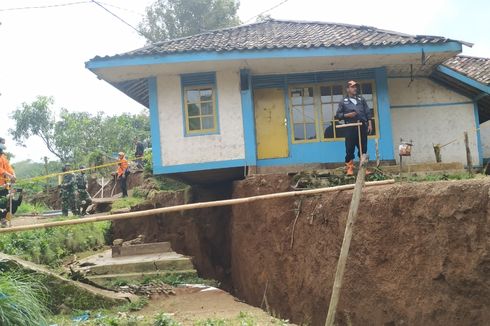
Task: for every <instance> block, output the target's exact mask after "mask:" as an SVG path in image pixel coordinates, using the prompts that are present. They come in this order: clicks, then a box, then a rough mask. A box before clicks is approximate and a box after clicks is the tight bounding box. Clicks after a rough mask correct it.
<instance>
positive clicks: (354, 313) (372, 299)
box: [114, 175, 490, 326]
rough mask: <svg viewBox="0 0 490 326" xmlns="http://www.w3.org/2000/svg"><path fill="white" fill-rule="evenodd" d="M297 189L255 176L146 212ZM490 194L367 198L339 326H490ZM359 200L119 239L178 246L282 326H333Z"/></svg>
mask: <svg viewBox="0 0 490 326" xmlns="http://www.w3.org/2000/svg"><path fill="white" fill-rule="evenodd" d="M290 187H291V180H290V178H289V177H287V176H286V175H267V176H254V177H250V178H247V179H246V180H243V181H237V182H235V183H234V184H233V186H232V187H227V186H226V185H221V186H219V187H218V186H217V187H215V188H214V189H205V188H201V189H196V188H194V189H193V191H192V194H189V193H185V192H176V193H166V194H160V195H159V197H157V198H154V201H153V203H152V204H151V205H150V206H148V207H137V208H135V209H145V208H153V207H163V206H172V205H177V204H182V203H186V202H198V201H207V200H217V199H224V198H229V197H230V196H232V197H236V198H238V197H246V196H254V195H259V194H266V193H273V192H282V191H288V190H290ZM489 190H490V180H489V179H483V180H472V181H448V182H431V183H405V184H397V185H392V186H383V187H376V188H367V189H366V190H365V191H364V192H363V198H362V201H361V206H360V211H359V219H358V222H357V224H356V225H355V228H354V236H353V240H352V245H351V248H350V254H349V259H348V262H347V268H346V273H345V276H344V285H343V288H342V293H341V297H340V302H339V306H338V313H337V324H338V325H390V326H392V325H488V324H490V309H489V307H490V255H489V247H490V243H489V241H488V235H489V223H488V221H489V216H490V215H489V209H490V207H489ZM351 196H352V191H342V192H334V193H328V194H324V195H316V196H305V197H303V198H295V199H292V198H291V199H276V200H268V201H258V202H253V203H249V204H244V205H238V206H233V207H222V208H213V209H203V210H199V211H197V210H196V211H188V212H182V213H181V214H179V213H174V214H167V215H162V216H157V217H154V218H145V219H135V220H124V221H120V222H115V223H114V233H115V237H121V238H124V239H126V240H127V239H132V238H135V237H136V236H137V235H139V234H145V236H146V239H147V240H148V241H151V242H152V241H170V242H171V243H172V248H173V249H174V250H175V251H177V252H179V253H182V254H186V255H190V256H193V257H194V260H193V262H194V264H195V266H196V268H197V270H198V272H199V274H200V276H201V277H206V278H215V279H217V280H220V281H221V282H223V284H224V286H225V289H228V290H231V291H232V292H233V293H234V295H236V296H237V297H239V298H241V299H243V300H244V301H246V302H247V303H250V304H252V305H255V306H260V305H261V303H262V301H263V297H264V293H265V294H266V297H267V301H268V304H269V306H270V309H271V311H273V312H274V313H275V314H277V315H278V316H280V317H282V318H288V319H291V320H292V321H293V322H295V323H297V324H301V323H304V324H310V325H313V326H316V325H323V324H324V322H325V316H326V312H327V309H328V302H329V299H330V294H331V287H332V284H333V279H334V274H335V268H336V264H337V259H338V255H339V252H340V246H341V243H342V238H343V233H344V228H345V219H346V216H347V211H348V207H349V204H350V200H351ZM300 203H301V204H300ZM299 206H300V208H301V209H300V213H299V215H297V214H296V213H297V211H298V210H297V208H298V207H299ZM296 216H298V218H297V221H296V225H295V232H294V243H293V246H292V249H291V239H292V230H293V225H294V224H295V223H294V222H295V219H296ZM266 288H267V291H265V290H266Z"/></svg>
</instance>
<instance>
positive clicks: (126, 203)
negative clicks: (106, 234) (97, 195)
mask: <svg viewBox="0 0 490 326" xmlns="http://www.w3.org/2000/svg"><path fill="white" fill-rule="evenodd" d="M142 202H144V199H143V198H141V197H126V198H118V199H117V200H116V201H114V203H112V209H111V211H115V210H118V209H123V208H130V207H131V206H134V205H137V204H141V203H142Z"/></svg>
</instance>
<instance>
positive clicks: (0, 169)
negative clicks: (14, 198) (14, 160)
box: [0, 154, 15, 186]
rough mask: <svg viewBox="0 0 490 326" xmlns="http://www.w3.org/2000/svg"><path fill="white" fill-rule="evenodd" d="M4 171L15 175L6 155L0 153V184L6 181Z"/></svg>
mask: <svg viewBox="0 0 490 326" xmlns="http://www.w3.org/2000/svg"><path fill="white" fill-rule="evenodd" d="M5 172H7V173H10V174H13V175H15V172H14V169H13V168H12V166H11V165H10V163H9V160H8V159H7V155H5V154H2V155H1V156H0V186H3V185H5V184H6V183H7V181H8V179H7V178H6V177H5V176H4V175H3V174H4V173H5Z"/></svg>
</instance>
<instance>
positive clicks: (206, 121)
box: [202, 117, 214, 129]
mask: <svg viewBox="0 0 490 326" xmlns="http://www.w3.org/2000/svg"><path fill="white" fill-rule="evenodd" d="M202 129H214V117H203V118H202Z"/></svg>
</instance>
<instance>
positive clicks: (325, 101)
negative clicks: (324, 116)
mask: <svg viewBox="0 0 490 326" xmlns="http://www.w3.org/2000/svg"><path fill="white" fill-rule="evenodd" d="M320 99H321V101H322V103H328V102H332V96H330V95H328V96H322V97H320Z"/></svg>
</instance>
